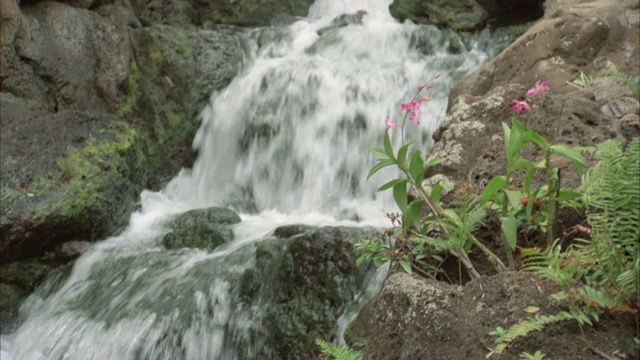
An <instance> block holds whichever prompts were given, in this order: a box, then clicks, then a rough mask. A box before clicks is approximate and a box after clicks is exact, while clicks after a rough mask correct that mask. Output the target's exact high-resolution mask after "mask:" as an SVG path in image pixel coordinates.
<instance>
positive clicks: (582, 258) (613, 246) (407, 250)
mask: <svg viewBox="0 0 640 360" xmlns="http://www.w3.org/2000/svg"><path fill="white" fill-rule="evenodd" d="M585 79H587V78H586V77H585ZM424 88H427V89H428V87H427V85H425V86H421V87H420V90H419V91H418V92H417V93H416V95H415V97H414V98H413V100H411V102H407V103H405V104H403V106H402V109H403V110H405V109H408V110H407V114H406V115H405V120H406V119H407V118H409V120H410V121H416V119H414V118H413V117H414V116H415V112H412V110H415V109H417V108H418V107H419V104H418V103H417V102H416V101H415V100H416V99H418V98H419V97H420V96H421V95H420V92H421V91H422V90H423V89H424ZM546 90H548V87H546V82H538V83H536V86H535V87H534V88H532V89H530V90H528V91H527V96H530V97H531V99H533V98H535V97H536V95H539V94H541V93H542V92H544V91H546ZM513 103H514V105H513V106H512V107H511V109H512V110H514V111H515V112H516V114H520V113H521V112H522V111H523V110H526V111H531V109H530V107H529V105H528V104H527V102H526V101H517V100H514V101H513ZM410 113H411V114H412V115H411V117H409V114H410ZM385 121H386V123H387V128H388V129H387V131H386V132H385V135H384V141H383V143H384V147H383V148H371V149H370V150H371V151H372V152H373V153H374V154H376V155H377V156H378V162H377V164H375V166H374V167H373V168H372V169H371V171H370V173H369V177H371V176H372V175H374V174H375V173H376V172H378V171H379V170H380V169H382V168H385V167H388V166H395V167H396V168H397V169H398V170H400V173H401V174H402V176H401V177H399V178H397V179H393V180H391V181H388V182H387V183H385V184H384V185H382V186H381V187H380V188H379V191H384V190H388V189H391V190H392V191H393V196H394V199H395V201H396V204H397V205H398V208H399V209H400V210H401V212H402V215H399V214H398V215H393V214H390V215H389V217H390V219H391V221H392V224H393V225H394V228H393V229H392V230H391V231H390V233H393V234H394V235H395V236H396V237H397V241H396V245H395V247H392V246H388V245H384V244H381V243H379V242H376V241H372V240H363V241H362V242H361V243H359V244H357V245H356V247H355V251H358V252H359V253H360V257H359V258H358V259H357V261H356V265H357V266H360V265H361V264H363V263H365V261H367V260H369V259H371V260H372V261H373V264H374V265H375V266H377V267H379V266H381V265H382V264H383V263H384V262H387V261H390V262H391V263H392V265H396V264H398V265H400V266H401V267H402V268H403V269H404V270H405V271H406V272H408V273H412V272H413V271H417V272H418V273H419V274H420V275H422V276H427V277H435V276H436V275H437V274H438V273H441V269H440V265H441V264H442V258H443V257H445V256H446V255H453V256H455V257H456V258H457V259H458V263H459V279H458V281H459V282H460V283H462V268H463V267H464V269H465V270H466V272H467V274H468V275H469V277H470V278H471V279H475V278H478V277H480V276H481V275H480V274H479V273H478V271H477V270H476V268H475V265H474V263H473V262H472V261H471V259H470V258H469V256H468V254H469V251H470V250H471V249H472V248H474V247H475V248H478V249H479V250H480V251H481V252H482V253H483V254H484V255H485V256H486V258H487V260H489V261H490V262H491V263H492V264H493V265H494V267H495V269H496V270H497V271H498V272H501V271H508V270H515V269H516V266H515V259H514V257H515V256H514V255H516V250H517V249H519V254H520V256H521V258H522V259H523V264H524V265H523V267H522V268H521V270H525V271H532V272H534V273H536V274H537V275H538V276H540V277H542V278H545V279H548V280H550V281H552V282H554V283H556V284H558V285H560V286H562V287H563V289H564V290H563V291H561V292H558V293H556V294H553V295H552V299H553V301H556V302H557V304H558V305H559V306H560V307H564V308H566V310H561V311H558V312H557V313H556V314H551V315H540V314H536V313H537V310H536V311H528V313H529V314H530V315H529V316H528V317H527V318H525V319H523V320H522V321H520V322H518V323H517V324H515V325H513V326H512V327H510V328H508V329H503V328H502V327H497V328H496V329H495V330H494V331H493V332H492V333H491V335H493V336H495V337H496V347H495V349H493V350H492V352H493V353H497V354H500V353H502V352H504V351H505V350H506V349H507V348H508V346H509V345H510V344H511V343H512V342H513V341H515V340H516V339H518V338H521V337H525V336H527V335H528V334H529V333H531V332H533V331H538V330H541V329H543V328H544V327H545V326H546V325H548V324H552V323H557V322H562V321H568V320H571V321H576V322H577V323H578V325H579V326H580V329H581V331H582V327H583V326H584V325H585V324H586V325H589V326H592V325H593V324H594V323H595V322H597V321H599V319H600V315H601V314H603V313H606V312H623V313H628V314H633V315H634V316H637V312H638V309H639V307H640V303H639V302H638V301H639V299H640V296H639V295H640V290H639V286H640V285H639V283H640V247H639V246H638V243H639V242H640V184H639V183H638V179H640V139H638V138H636V139H635V140H633V141H631V142H630V143H628V144H627V145H626V147H624V146H623V145H622V144H621V143H620V142H618V141H614V140H610V141H606V142H604V143H602V144H598V145H597V146H595V147H594V148H572V147H568V146H565V145H562V144H551V143H549V142H548V141H547V140H546V139H544V138H543V137H542V136H540V135H539V134H538V133H536V132H534V131H533V130H532V129H530V128H529V126H528V122H527V123H526V124H523V123H521V122H520V121H518V120H517V119H515V118H513V119H512V122H511V126H509V125H507V124H506V123H503V124H502V127H503V138H504V148H505V153H506V166H505V174H504V175H498V176H495V177H494V178H493V179H492V180H490V181H489V182H488V183H487V185H486V186H485V188H484V191H483V192H482V193H481V194H480V195H478V196H472V197H469V196H464V195H457V196H454V199H453V200H452V201H450V202H449V204H443V203H442V202H441V201H440V198H441V196H440V192H441V190H442V187H441V186H438V185H437V186H434V187H433V188H432V189H431V190H430V191H428V190H427V189H426V188H425V187H424V186H423V185H422V179H423V176H424V173H425V172H426V170H428V169H429V168H430V167H432V166H434V165H436V164H438V162H439V160H438V159H431V160H429V161H424V160H423V155H422V154H421V152H420V151H419V150H418V151H415V152H413V154H411V155H408V153H409V147H410V146H411V145H412V144H413V142H414V141H413V140H411V141H408V142H406V143H404V141H403V144H402V146H401V147H400V148H399V150H398V151H397V152H395V151H394V149H393V146H392V143H391V137H390V135H389V132H390V131H391V130H392V129H393V128H395V127H398V126H399V125H398V124H396V123H393V122H391V121H390V120H389V119H388V118H387V119H386V120H385ZM416 122H417V121H416ZM404 126H405V121H403V122H402V126H401V131H403V130H404ZM527 146H529V147H532V148H534V149H537V150H538V151H539V153H541V154H542V160H539V161H537V162H536V161H534V160H532V159H527V158H524V157H522V156H521V151H522V150H523V149H524V148H525V147H527ZM584 152H592V153H594V154H595V156H596V158H597V159H598V160H599V162H598V163H597V164H596V165H595V166H593V167H592V168H591V169H590V170H589V171H588V172H587V173H586V174H584V173H583V167H584V166H585V165H586V160H585V158H584V156H583V155H582V153H584ZM556 158H564V159H567V160H569V161H570V162H571V163H572V164H573V165H574V167H575V169H576V171H577V173H578V174H579V175H581V177H582V185H581V186H579V187H578V188H575V189H561V188H560V173H559V170H558V169H556V168H554V167H553V166H552V164H553V163H554V161H552V160H553V159H556ZM538 172H541V173H542V174H543V175H544V182H543V183H542V184H541V185H535V184H534V181H533V179H534V176H535V175H536V173H538ZM516 174H517V175H518V178H519V179H522V180H521V181H520V182H519V183H515V182H514V181H513V179H514V178H515V175H516ZM407 185H410V186H411V187H412V188H413V190H412V191H410V190H408V189H407ZM410 193H412V194H413V197H414V199H413V200H411V201H409V200H408V198H409V197H408V195H409V194H410ZM560 207H566V208H571V209H578V210H581V211H582V214H583V216H584V219H585V221H586V224H585V225H581V224H577V225H575V226H574V227H573V228H572V229H573V230H572V231H573V232H574V233H575V234H577V235H578V237H577V238H575V239H570V240H569V243H567V242H565V241H563V240H564V239H562V238H561V236H560V234H558V229H557V226H556V223H557V221H558V220H557V218H558V215H557V214H558V209H559V208H560ZM488 216H497V217H499V219H500V223H501V230H502V250H503V252H504V254H505V255H506V256H507V260H508V267H507V266H505V265H504V263H503V262H502V260H501V259H500V257H499V256H497V255H496V254H495V253H494V252H493V251H492V250H490V249H488V248H487V247H486V246H485V245H484V244H482V242H481V241H479V240H478V238H477V237H476V236H477V230H478V228H479V226H480V225H481V224H482V223H483V221H484V219H485V218H487V217H488ZM529 233H533V234H535V235H537V236H538V237H539V238H542V239H545V240H546V241H544V243H545V245H546V246H544V247H542V248H537V247H533V248H532V247H529V244H528V242H526V241H524V240H526V235H527V234H529ZM581 237H584V238H581ZM637 333H638V334H640V329H639V331H638V332H637ZM582 334H583V337H584V331H583V332H582ZM636 338H638V335H637V334H636ZM584 339H585V341H587V339H586V337H584ZM587 345H588V342H587ZM521 357H522V358H526V359H542V358H543V357H544V354H542V353H539V352H536V353H535V354H533V355H531V354H527V353H523V354H522V356H521Z"/></svg>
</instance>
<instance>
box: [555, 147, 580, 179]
mask: <svg viewBox="0 0 640 360" xmlns="http://www.w3.org/2000/svg"><path fill="white" fill-rule="evenodd" d="M551 154H552V155H557V156H562V157H564V158H567V159H569V160H571V162H572V163H573V166H575V167H576V170H577V171H578V175H580V176H582V167H583V166H584V165H586V163H587V160H586V159H585V158H584V156H582V154H580V152H578V151H577V150H575V149H572V148H570V147H568V146H566V145H562V144H556V145H551Z"/></svg>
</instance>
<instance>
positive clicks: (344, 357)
mask: <svg viewBox="0 0 640 360" xmlns="http://www.w3.org/2000/svg"><path fill="white" fill-rule="evenodd" d="M316 345H318V347H320V351H321V352H322V354H323V358H324V359H335V360H362V359H363V357H362V353H361V352H359V351H356V350H353V349H351V348H350V347H348V346H346V345H343V346H338V345H336V344H334V343H330V342H328V341H325V340H322V339H316Z"/></svg>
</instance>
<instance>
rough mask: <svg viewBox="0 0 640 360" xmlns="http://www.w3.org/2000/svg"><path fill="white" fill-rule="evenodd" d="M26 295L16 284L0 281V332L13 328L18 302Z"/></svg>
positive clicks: (18, 307)
mask: <svg viewBox="0 0 640 360" xmlns="http://www.w3.org/2000/svg"><path fill="white" fill-rule="evenodd" d="M26 296H27V295H26V292H25V291H24V290H22V289H21V288H20V287H18V286H16V285H12V284H5V283H0V333H5V332H8V331H11V330H12V329H13V327H14V326H15V322H16V319H17V317H18V311H19V309H20V303H21V302H22V300H24V298H25V297H26Z"/></svg>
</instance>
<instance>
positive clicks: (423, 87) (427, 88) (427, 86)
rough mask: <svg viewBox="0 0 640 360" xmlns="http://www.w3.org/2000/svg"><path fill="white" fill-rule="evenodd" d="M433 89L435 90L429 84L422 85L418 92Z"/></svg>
mask: <svg viewBox="0 0 640 360" xmlns="http://www.w3.org/2000/svg"><path fill="white" fill-rule="evenodd" d="M431 88H433V86H431V85H429V84H427V85H420V86H418V90H429V89H431Z"/></svg>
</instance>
